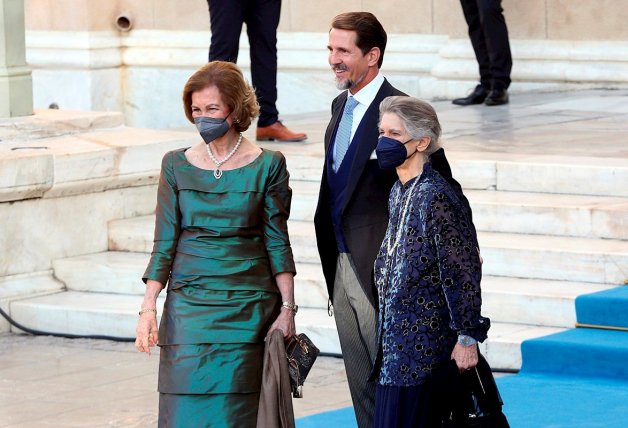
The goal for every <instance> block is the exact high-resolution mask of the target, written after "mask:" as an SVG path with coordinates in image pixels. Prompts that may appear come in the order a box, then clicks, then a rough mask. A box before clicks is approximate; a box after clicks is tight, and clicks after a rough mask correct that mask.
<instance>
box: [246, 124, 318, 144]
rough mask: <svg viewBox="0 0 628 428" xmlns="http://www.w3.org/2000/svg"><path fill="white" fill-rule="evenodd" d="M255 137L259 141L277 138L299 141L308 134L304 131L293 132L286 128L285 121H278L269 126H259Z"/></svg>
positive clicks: (282, 140)
mask: <svg viewBox="0 0 628 428" xmlns="http://www.w3.org/2000/svg"><path fill="white" fill-rule="evenodd" d="M255 138H256V140H257V141H272V140H277V141H281V142H288V141H294V142H297V141H303V140H305V139H306V138H307V135H305V134H304V133H303V132H292V131H291V130H289V129H288V128H286V127H285V126H284V124H283V123H281V122H280V121H277V122H275V123H273V124H272V125H269V126H262V127H257V132H256V135H255Z"/></svg>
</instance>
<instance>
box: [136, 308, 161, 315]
mask: <svg viewBox="0 0 628 428" xmlns="http://www.w3.org/2000/svg"><path fill="white" fill-rule="evenodd" d="M146 312H153V313H154V314H155V315H157V309H154V308H143V309H141V310H140V311H139V312H138V315H139V316H142V314H145V313H146Z"/></svg>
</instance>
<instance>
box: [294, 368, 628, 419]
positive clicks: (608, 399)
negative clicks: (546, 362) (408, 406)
mask: <svg viewBox="0 0 628 428" xmlns="http://www.w3.org/2000/svg"><path fill="white" fill-rule="evenodd" d="M497 385H498V387H499V391H500V393H501V395H502V398H503V400H504V403H505V404H504V413H505V414H506V416H507V417H508V422H509V423H510V426H511V428H596V427H600V428H602V427H603V428H626V427H628V383H626V382H615V381H613V380H610V379H593V378H588V379H587V378H576V377H563V376H546V375H532V374H530V375H521V374H520V375H515V376H506V377H500V378H498V379H497ZM337 427H341V428H357V424H356V422H355V417H354V416H353V408H351V407H345V408H343V409H339V410H334V411H331V412H325V413H319V414H316V415H312V416H307V417H304V418H299V419H297V422H296V428H337Z"/></svg>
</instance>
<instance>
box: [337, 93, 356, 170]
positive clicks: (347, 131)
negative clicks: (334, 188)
mask: <svg viewBox="0 0 628 428" xmlns="http://www.w3.org/2000/svg"><path fill="white" fill-rule="evenodd" d="M358 104H360V103H359V102H358V101H356V99H355V98H353V97H348V98H347V102H346V103H345V109H344V111H343V112H342V118H341V119H340V125H338V131H337V132H336V159H335V162H334V171H336V172H337V171H338V168H340V164H342V160H343V159H344V158H345V155H346V154H347V150H349V143H351V127H352V126H353V110H354V109H355V108H356V106H357V105H358Z"/></svg>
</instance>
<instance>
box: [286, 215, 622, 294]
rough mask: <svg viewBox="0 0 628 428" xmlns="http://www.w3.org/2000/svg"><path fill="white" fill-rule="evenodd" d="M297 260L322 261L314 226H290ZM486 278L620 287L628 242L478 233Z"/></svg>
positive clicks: (298, 223)
mask: <svg viewBox="0 0 628 428" xmlns="http://www.w3.org/2000/svg"><path fill="white" fill-rule="evenodd" d="M289 231H290V240H291V242H292V246H293V250H294V255H295V259H296V260H297V261H298V262H305V263H318V261H319V258H318V252H317V249H316V240H315V239H314V226H313V224H312V223H311V222H303V221H292V222H291V223H290V225H289ZM478 240H479V243H480V248H481V250H482V257H483V258H484V265H483V267H482V268H483V272H484V274H485V275H494V276H506V277H515V278H531V279H553V280H559V281H577V282H595V283H602V284H606V283H608V284H621V283H623V282H624V281H625V280H626V279H628V241H622V240H612V239H590V238H572V237H559V236H547V235H524V234H515V233H496V232H479V233H478Z"/></svg>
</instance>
